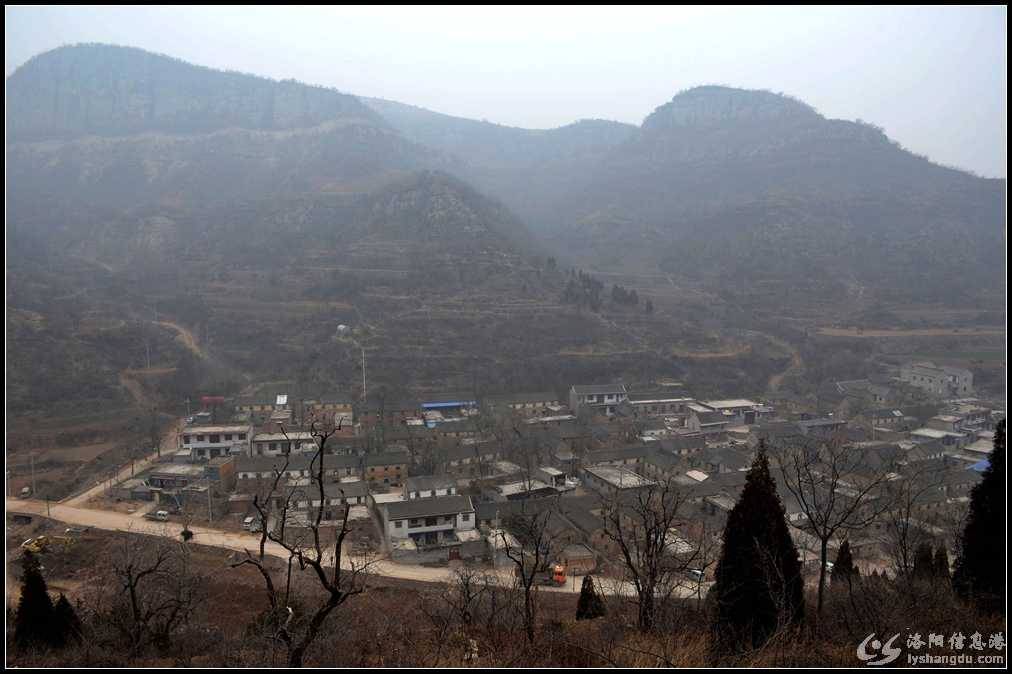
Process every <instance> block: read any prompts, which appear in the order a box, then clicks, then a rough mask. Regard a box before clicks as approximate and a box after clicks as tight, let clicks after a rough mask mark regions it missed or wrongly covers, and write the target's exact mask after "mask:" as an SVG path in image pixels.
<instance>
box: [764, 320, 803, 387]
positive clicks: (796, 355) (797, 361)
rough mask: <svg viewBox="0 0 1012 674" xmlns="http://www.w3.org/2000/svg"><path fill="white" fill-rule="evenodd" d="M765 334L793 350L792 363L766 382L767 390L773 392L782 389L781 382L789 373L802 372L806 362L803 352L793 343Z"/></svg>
mask: <svg viewBox="0 0 1012 674" xmlns="http://www.w3.org/2000/svg"><path fill="white" fill-rule="evenodd" d="M763 334H764V335H765V336H766V338H767V339H769V340H770V341H771V342H773V343H774V344H776V345H777V346H779V347H781V348H783V349H786V350H788V351H790V352H791V363H790V365H788V366H787V369H785V370H784V371H783V372H778V373H777V374H775V375H773V376H772V377H770V380H769V382H768V383H767V384H766V390H768V391H770V392H771V393H772V392H775V391H777V390H779V389H780V384H782V383H783V381H784V378H785V377H787V375H796V374H798V373H800V372H801V370H802V369H804V362H802V360H801V353H800V352H799V351H798V350H797V348H795V347H794V345H793V344H791V343H789V342H786V341H784V340H782V339H780V338H779V337H774V336H773V335H769V334H766V333H763Z"/></svg>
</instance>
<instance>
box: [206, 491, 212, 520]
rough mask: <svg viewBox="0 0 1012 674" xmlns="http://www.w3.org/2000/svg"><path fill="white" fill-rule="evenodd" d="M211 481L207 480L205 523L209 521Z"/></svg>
mask: <svg viewBox="0 0 1012 674" xmlns="http://www.w3.org/2000/svg"><path fill="white" fill-rule="evenodd" d="M211 521H212V520H211V481H210V480H208V481H207V523H208V524H210V523H211Z"/></svg>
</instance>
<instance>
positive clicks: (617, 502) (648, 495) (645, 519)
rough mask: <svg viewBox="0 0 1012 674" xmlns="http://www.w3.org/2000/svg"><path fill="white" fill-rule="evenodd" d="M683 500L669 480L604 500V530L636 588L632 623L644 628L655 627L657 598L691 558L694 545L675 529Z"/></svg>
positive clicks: (670, 588)
mask: <svg viewBox="0 0 1012 674" xmlns="http://www.w3.org/2000/svg"><path fill="white" fill-rule="evenodd" d="M685 500H686V499H685V497H684V495H683V494H682V493H681V492H680V490H679V489H678V488H677V485H676V483H675V482H674V480H673V479H671V478H669V479H667V480H664V481H662V482H656V483H654V484H651V485H650V486H648V487H645V488H643V489H639V490H637V491H636V492H635V493H631V494H629V493H627V494H624V495H621V496H620V495H619V494H618V493H616V494H615V495H613V496H612V497H611V498H608V499H606V500H605V501H604V503H603V506H604V507H603V508H602V516H603V518H604V520H605V528H604V534H605V536H607V537H608V538H609V539H610V540H611V541H613V542H614V543H615V544H616V545H617V546H618V549H619V551H620V553H621V555H622V562H623V563H624V564H625V567H626V573H627V575H628V578H629V582H630V583H632V586H633V589H634V590H635V591H636V597H637V600H636V604H637V609H638V610H637V626H638V627H639V629H640V630H642V631H644V632H646V631H648V630H650V629H651V627H653V625H654V620H655V617H656V606H657V601H658V599H660V600H662V601H663V600H665V599H667V598H668V597H670V595H671V593H672V592H673V591H674V590H675V589H676V588H677V587H678V586H679V582H678V574H680V573H682V572H684V571H685V570H686V569H688V568H690V567H691V565H692V564H693V562H694V560H695V559H696V553H697V551H698V549H697V548H696V547H695V546H693V545H691V544H689V543H688V542H687V541H685V540H684V539H682V538H681V537H680V536H678V535H677V533H676V532H675V528H676V525H677V524H679V521H680V516H681V515H680V511H681V509H682V508H683V506H684V504H685Z"/></svg>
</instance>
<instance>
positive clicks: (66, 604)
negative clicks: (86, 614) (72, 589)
mask: <svg viewBox="0 0 1012 674" xmlns="http://www.w3.org/2000/svg"><path fill="white" fill-rule="evenodd" d="M53 632H54V634H55V635H56V636H55V639H54V642H55V644H56V645H59V646H64V645H66V644H70V643H73V642H75V641H80V640H81V620H80V619H79V618H78V617H77V612H76V611H74V607H73V606H71V605H70V601H68V600H67V596H66V595H64V594H63V593H62V592H61V593H60V598H59V599H57V600H56V604H55V605H54V606H53Z"/></svg>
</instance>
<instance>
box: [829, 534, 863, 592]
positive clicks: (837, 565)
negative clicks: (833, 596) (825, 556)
mask: <svg viewBox="0 0 1012 674" xmlns="http://www.w3.org/2000/svg"><path fill="white" fill-rule="evenodd" d="M859 575H860V574H859V573H858V570H857V567H856V566H854V556H853V555H852V554H851V552H850V541H844V542H843V545H841V546H840V550H839V551H838V552H837V553H836V561H835V562H834V563H833V573H832V575H831V576H830V578H829V582H830V584H831V586H832V587H835V588H846V587H848V586H849V585H850V583H852V582H853V581H854V580H855V579H856V578H857V577H858V576H859Z"/></svg>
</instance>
